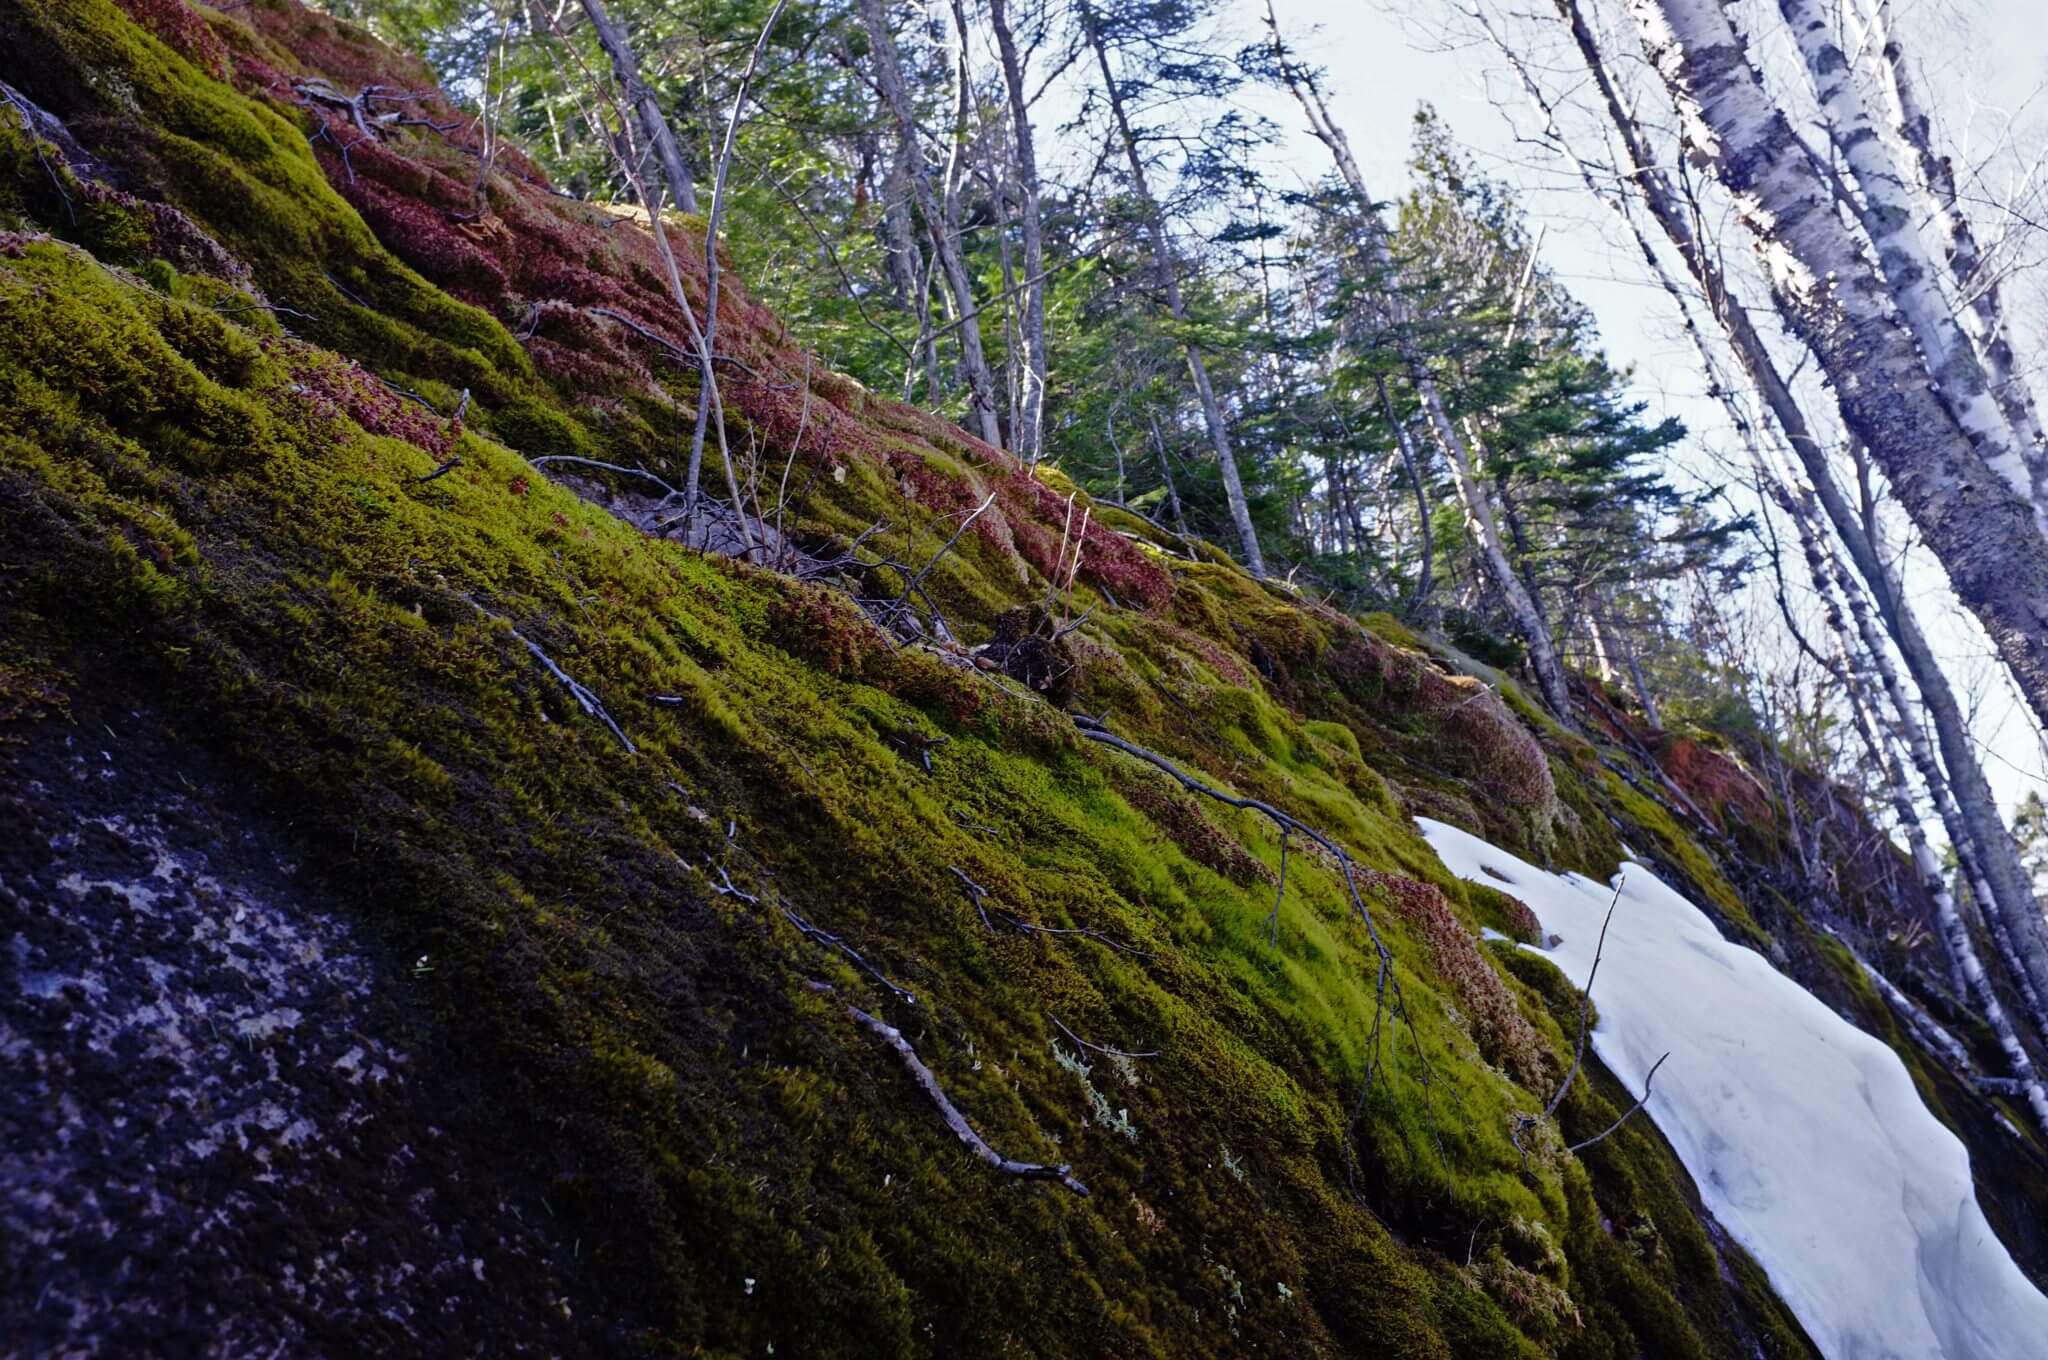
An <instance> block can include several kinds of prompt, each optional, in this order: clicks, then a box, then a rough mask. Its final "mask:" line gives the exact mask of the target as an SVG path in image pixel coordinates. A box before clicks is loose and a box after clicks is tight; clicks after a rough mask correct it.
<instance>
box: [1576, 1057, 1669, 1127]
mask: <svg viewBox="0 0 2048 1360" xmlns="http://www.w3.org/2000/svg"><path fill="white" fill-rule="evenodd" d="M1670 1056H1671V1055H1670V1054H1669V1053H1666V1054H1665V1055H1664V1058H1668V1057H1670ZM1664 1058H1659V1059H1657V1061H1656V1062H1654V1063H1652V1064H1651V1065H1650V1075H1649V1076H1647V1077H1644V1078H1643V1098H1642V1099H1641V1100H1638V1101H1637V1102H1636V1103H1635V1104H1633V1105H1631V1106H1629V1107H1628V1108H1627V1109H1626V1110H1623V1111H1622V1112H1621V1118H1619V1119H1617V1120H1615V1121H1614V1122H1613V1123H1612V1124H1609V1125H1608V1126H1607V1127H1606V1128H1605V1129H1602V1130H1601V1131H1600V1132H1599V1133H1596V1134H1594V1135H1593V1136H1592V1137H1591V1138H1588V1139H1587V1140H1586V1141H1585V1142H1583V1143H1573V1144H1572V1145H1571V1146H1570V1147H1568V1148H1566V1149H1565V1151H1566V1152H1583V1151H1585V1150H1586V1149H1587V1148H1589V1147H1591V1146H1593V1144H1595V1143H1604V1142H1606V1141H1607V1139H1609V1138H1610V1137H1612V1136H1613V1135H1614V1133H1615V1132H1616V1131H1617V1130H1618V1129H1620V1128H1621V1126H1622V1125H1623V1124H1626V1123H1628V1121H1629V1118H1630V1116H1632V1115H1634V1114H1635V1112H1636V1111H1637V1110H1640V1109H1642V1108H1643V1106H1645V1105H1647V1104H1648V1103H1649V1101H1650V1083H1651V1082H1653V1081H1655V1080H1656V1079H1657V1069H1658V1068H1660V1067H1662V1066H1663V1065H1664Z"/></svg>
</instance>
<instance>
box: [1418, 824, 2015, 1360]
mask: <svg viewBox="0 0 2048 1360" xmlns="http://www.w3.org/2000/svg"><path fill="white" fill-rule="evenodd" d="M1418 821H1420V823H1421V826H1422V832H1423V834H1424V835H1425V836H1427V837H1428V838H1429V842H1430V844H1431V845H1432V846H1434V847H1435V849H1436V852H1437V854H1438V855H1439V856H1440V857H1442V859H1443V862H1444V864H1445V865H1446V866H1448V867H1449V868H1450V870H1451V872H1453V873H1455V874H1458V875H1460V876H1461V877H1464V878H1467V879H1471V880H1473V881H1475V882H1480V883H1491V884H1494V885H1495V886H1498V887H1502V888H1504V889H1506V890H1507V891H1509V892H1512V893H1513V894H1514V895H1515V896H1517V897H1519V898H1521V899H1522V900H1523V901H1524V902H1526V903H1528V904H1529V906H1530V907H1531V908H1533V909H1534V910H1535V912H1536V915H1537V916H1538V917H1539V918H1540V919H1541V920H1542V922H1543V928H1544V930H1545V931H1546V932H1547V933H1554V934H1557V935H1560V936H1562V937H1563V940H1562V943H1560V944H1558V945H1557V946H1556V947H1555V948H1553V949H1551V950H1549V951H1548V955H1549V957H1550V958H1551V960H1552V961H1553V962H1555V963H1556V964H1557V965H1558V966H1559V967H1560V968H1562V969H1564V971H1565V972H1566V974H1567V975H1569V976H1570V977H1571V978H1572V979H1573V980H1574V981H1579V982H1583V981H1584V979H1585V976H1586V970H1587V969H1588V968H1589V967H1590V966H1591V964H1592V962H1593V947H1594V942H1595V940H1596V939H1597V938H1598V936H1599V933H1600V918H1601V916H1602V915H1603V914H1604V913H1605V912H1606V910H1607V903H1608V900H1609V898H1610V897H1611V896H1612V895H1613V885H1612V884H1601V883H1597V882H1594V881H1593V880H1591V879H1588V878H1582V877H1580V876H1578V875H1576V874H1573V875H1567V876H1564V877H1559V876H1558V875H1555V874H1551V873H1547V872H1545V871H1544V870H1541V869H1537V868H1533V867H1532V866H1530V865H1528V864H1525V863H1523V862H1522V861H1521V860H1519V859H1516V858H1515V857H1514V856H1512V855H1510V854H1508V853H1507V852H1506V851H1503V850H1498V849H1495V848H1494V847H1493V846H1491V845H1488V844H1487V843H1486V842H1485V841H1482V840H1479V839H1478V838H1477V837H1474V836H1471V835H1468V834H1467V833H1465V832H1463V831H1460V830H1458V829H1457V828H1456V827H1451V826H1446V825H1444V824H1443V823H1441V822H1433V821H1428V820H1424V819H1418ZM1623 873H1624V875H1625V881H1624V885H1623V888H1622V892H1621V900H1620V904H1619V905H1618V906H1617V907H1616V909H1615V912H1614V923H1613V925H1612V926H1611V927H1610V928H1609V930H1608V933H1607V947H1606V954H1605V957H1604V958H1603V960H1602V962H1601V964H1600V977H1599V981H1598V982H1597V983H1596V984H1595V986H1594V989H1593V996H1594V1000H1595V1002H1596V1003H1597V1004H1598V1006H1599V1008H1600V1016H1601V1022H1600V1027H1599V1028H1598V1029H1597V1030H1596V1031H1595V1032H1594V1035H1593V1047H1594V1049H1595V1051H1596V1052H1598V1053H1599V1055H1600V1059H1601V1061H1603V1062H1605V1063H1606V1064H1607V1066H1608V1067H1609V1068H1610V1069H1611V1070H1612V1071H1613V1072H1614V1073H1615V1075H1616V1076H1618V1077H1620V1078H1621V1080H1622V1081H1624V1082H1626V1083H1628V1084H1629V1086H1630V1087H1631V1089H1633V1090H1635V1091H1637V1092H1640V1091H1641V1090H1642V1082H1643V1077H1644V1076H1645V1074H1646V1073H1648V1071H1649V1070H1650V1066H1651V1064H1653V1063H1655V1062H1656V1061H1657V1058H1658V1056H1659V1055H1660V1054H1662V1053H1664V1052H1665V1051H1666V1050H1669V1051H1670V1054H1671V1060H1670V1061H1669V1062H1668V1063H1666V1064H1665V1065H1664V1067H1663V1070H1661V1071H1660V1072H1658V1074H1657V1085H1656V1090H1655V1092H1654V1094H1652V1095H1651V1097H1650V1102H1649V1107H1648V1109H1649V1113H1650V1114H1651V1116H1652V1117H1653V1118H1655V1119H1656V1121H1657V1126H1658V1127H1659V1128H1660V1129H1661V1130H1663V1132H1664V1136H1665V1137H1666V1138H1668V1139H1670V1141H1671V1145H1672V1146H1673V1147H1674V1148H1676V1149H1677V1150H1678V1155H1679V1157H1680V1158H1681V1159H1682V1160H1683V1161H1684V1163H1685V1165H1686V1168H1687V1169H1688V1170H1689V1171H1691V1173H1692V1176H1693V1179H1694V1180H1696V1181H1697V1182H1698V1183H1699V1188H1700V1193H1701V1195H1702V1196H1704V1198H1705V1199H1706V1203H1707V1207H1708V1208H1709V1209H1711V1210H1712V1211H1713V1213H1714V1215H1715V1217H1717V1218H1718V1219H1720V1221H1721V1222H1722V1224H1723V1225H1724V1226H1726V1227H1727V1229H1728V1231H1729V1232H1730V1233H1732V1234H1733V1235H1734V1236H1735V1239H1736V1240H1737V1241H1739V1242H1740V1243H1742V1245H1743V1246H1744V1247H1746V1248H1748V1250H1749V1251H1750V1252H1751V1254H1752V1255H1754V1256H1755V1257H1756V1258H1757V1260H1758V1261H1759V1262H1761V1263H1762V1265H1763V1267H1764V1269H1765V1270H1767V1271H1769V1272H1770V1276H1771V1282H1772V1283H1773V1284H1774V1285H1775V1286H1776V1287H1777V1290H1778V1293H1779V1294H1780V1296H1782V1297H1783V1298H1784V1300H1785V1302H1786V1303H1787V1304H1788V1305H1790V1306H1791V1308H1792V1310H1793V1312H1794V1313H1796V1314H1797V1315H1798V1317H1799V1320H1800V1322H1802V1323H1803V1324H1804V1325H1805V1327H1806V1329H1807V1331H1808V1332H1809V1333H1811V1335H1812V1336H1813V1338H1814V1340H1815V1341H1816V1342H1817V1343H1818V1344H1819V1346H1820V1348H1821V1350H1822V1352H1823V1353H1824V1354H1826V1355H1827V1356H1828V1357H1830V1360H1920V1357H1943V1358H1944V1360H2024V1358H2025V1357H2039V1356H2043V1355H2048V1299H2044V1298H2043V1297H2042V1296H2041V1294H2040V1293H2039V1292H2038V1291H2036V1290H2035V1289H2034V1287H2033V1286H2032V1285H2031V1284H2030V1283H2029V1282H2028V1280H2027V1278H2026V1277H2025V1276H2024V1275H2023V1274H2021V1273H2020V1270H2019V1267H2018V1266H2016V1265H2014V1264H2013V1261H2012V1258H2011V1257H2010V1256H2009V1255H2007V1253H2006V1250H2005V1248H2004V1246H2002V1245H2001V1244H2000V1243H1999V1241H1998V1239H1997V1237H1996V1236H1994V1235H1993V1234H1992V1231H1991V1226H1990V1224H1988V1223H1987V1222H1985V1219H1984V1214H1983V1211H1982V1210H1980V1209H1979V1208H1978V1207H1977V1199H1976V1195H1975V1193H1974V1190H1973V1187H1972V1184H1971V1179H1970V1160H1969V1156H1968V1154H1967V1153H1966V1152H1965V1151H1964V1148H1963V1145H1962V1144H1961V1143H1960V1142H1958V1141H1957V1140H1956V1138H1955V1136H1954V1135H1952V1134H1951V1133H1949V1131H1948V1130H1947V1129H1945V1128H1943V1127H1942V1125H1941V1124H1940V1122H1939V1121H1937V1120H1936V1119H1935V1118H1934V1116H1933V1115H1932V1114H1930V1113H1928V1111H1927V1108H1926V1107H1925V1106H1924V1105H1922V1104H1921V1103H1920V1098H1919V1096H1918V1094H1917V1093H1916V1092H1915V1090H1914V1088H1913V1082H1912V1078H1911V1077H1909V1076H1908V1075H1907V1073H1906V1069H1905V1066H1904V1065H1903V1064H1902V1063H1901V1062H1900V1061H1899V1059H1898V1057H1897V1055H1896V1054H1894V1053H1893V1052H1892V1051H1891V1050H1890V1049H1888V1048H1886V1047H1885V1046H1884V1045H1883V1044H1881V1043H1879V1042H1878V1041H1877V1040H1875V1039H1873V1038H1871V1037H1870V1036H1869V1035H1867V1034H1865V1033H1863V1031H1861V1030H1859V1029H1857V1028H1856V1027H1855V1026H1853V1025H1851V1024H1849V1023H1848V1022H1847V1021H1845V1020H1843V1019H1842V1018H1841V1017H1839V1016H1837V1015H1836V1014H1835V1013H1834V1012H1833V1011H1831V1010H1829V1009H1828V1008H1827V1007H1826V1006H1825V1005H1823V1004H1822V1003H1821V1002H1820V1001H1818V1000H1816V999H1815V998H1814V997H1813V995H1812V994H1811V993H1809V992H1807V991H1806V989H1805V988H1803V987H1801V986H1799V984H1798V983H1796V982H1793V981H1792V980H1791V979H1790V978H1787V977H1786V976H1784V975H1783V974H1782V973H1779V972H1778V971H1777V970H1776V969H1774V968H1773V967H1771V965H1770V964H1769V963H1767V962H1765V961H1764V959H1763V958H1762V957H1761V956H1759V955H1758V954H1756V953H1754V952H1753V951H1751V950H1748V949H1745V948H1743V947H1741V946H1739V945H1735V944H1730V943H1729V942H1728V941H1726V940H1724V939H1722V938H1721V935H1720V933H1719V932H1718V931H1716V930H1715V929H1714V926H1713V923H1712V922H1710V921H1709V920H1708V919H1707V918H1706V916H1705V915H1704V914H1702V913H1701V912H1700V910H1699V909H1698V908H1696V907H1694V906H1693V905H1692V903H1690V902H1688V901H1686V900H1685V899H1684V898H1683V897H1681V896H1679V895H1678V894H1677V893H1675V892H1673V891H1672V890H1671V889H1670V888H1668V887H1666V886H1665V885H1664V884H1663V883H1661V882H1659V881H1658V880H1657V878H1656V877H1655V876H1654V875H1652V874H1651V873H1650V871H1649V870H1647V869H1645V868H1643V867H1642V866H1640V865H1636V864H1629V865H1625V866H1623Z"/></svg>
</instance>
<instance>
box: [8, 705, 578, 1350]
mask: <svg viewBox="0 0 2048 1360" xmlns="http://www.w3.org/2000/svg"><path fill="white" fill-rule="evenodd" d="M81 731H82V729H78V728H73V729H70V730H69V731H68V732H66V731H63V730H62V729H57V728H54V727H50V728H45V729H43V731H42V733H40V734H39V736H38V738H37V740H36V741H35V742H33V743H32V749H31V750H30V752H29V753H28V754H27V755H26V756H25V757H23V758H18V759H17V760H16V762H15V768H14V769H13V770H11V771H9V776H10V777H9V778H8V779H7V780H4V781H0V788H8V789H9V790H10V792H9V794H8V795H6V796H5V797H0V1335H4V1336H6V1337H7V1338H9V1340H8V1342H7V1344H6V1346H4V1347H0V1350H4V1351H5V1352H6V1353H10V1354H13V1353H19V1354H35V1355H44V1354H64V1355H94V1354H102V1355H117V1354H118V1355H128V1354H152V1355H173V1354H191V1355H210V1356H242V1355H271V1354H293V1355H300V1354H343V1353H371V1352H375V1351H380V1350H385V1349H387V1348H389V1349H390V1350H391V1351H392V1352H393V1353H397V1352H399V1351H410V1352H414V1353H425V1352H424V1351H421V1349H420V1348H421V1347H427V1348H429V1349H431V1341H432V1338H434V1337H436V1336H440V1335H444V1334H446V1333H447V1332H448V1330H449V1329H451V1328H453V1329H457V1330H459V1332H460V1333H461V1334H463V1335H466V1336H469V1337H478V1336H483V1335H492V1336H495V1337H497V1338H499V1340H498V1341H497V1342H496V1343H494V1347H493V1349H494V1350H496V1351H500V1352H503V1353H522V1352H523V1353H541V1354H558V1353H562V1352H564V1351H572V1350H575V1349H577V1345H576V1342H575V1341H573V1340H572V1339H570V1338H569V1336H568V1332H569V1330H570V1327H571V1317H572V1314H573V1308H572V1306H571V1304H570V1303H569V1302H568V1301H567V1299H565V1297H564V1295H563V1290H562V1288H561V1286H560V1285H559V1284H558V1282H557V1281H556V1279H555V1278H554V1272H553V1270H552V1269H551V1267H550V1264H549V1262H550V1258H551V1257H553V1256H554V1255H555V1254H556V1251H557V1248H556V1247H555V1246H553V1245H552V1244H550V1243H548V1242H546V1240H545V1237H544V1233H543V1227H544V1225H543V1224H542V1223H540V1222H536V1221H534V1220H535V1219H536V1217H538V1218H542V1219H544V1218H545V1211H544V1210H542V1211H540V1212H539V1213H538V1214H536V1212H535V1209H534V1204H537V1203H539V1202H540V1201H539V1200H538V1197H532V1199H533V1203H529V1204H526V1205H525V1207H524V1208H522V1207H520V1205H519V1204H517V1203H515V1201H516V1200H518V1199H520V1197H519V1196H518V1195H517V1194H516V1193H514V1192H511V1191H509V1190H508V1188H507V1187H505V1186H503V1185H499V1184H494V1183H493V1178H492V1177H489V1176H486V1175H480V1174H473V1173H472V1171H471V1168H469V1167H468V1166H467V1165H466V1164H465V1162H464V1160H463V1159H462V1158H461V1157H460V1156H459V1155H458V1153H457V1150H456V1145H457V1144H458V1143H459V1142H460V1140H459V1139H451V1138H450V1137H449V1135H447V1134H446V1133H444V1131H443V1127H442V1120H441V1119H440V1118H439V1114H440V1110H439V1109H438V1107H437V1099H436V1093H435V1091H434V1089H433V1083H432V1080H431V1077H430V1076H428V1075H426V1074H424V1073H422V1071H421V1070H420V1069H421V1067H422V1064H421V1063H419V1062H416V1061H414V1060H413V1058H411V1057H410V1056H409V1055H408V1054H407V1053H406V1052H405V1051H404V1050H403V1048H402V1047H401V1046H400V1045H399V1044H398V1043H395V1042H393V1040H392V1038H391V1037H390V1035H389V1028H390V1026H391V1024H392V1021H393V1017H394V1016H396V1015H399V1014H402V1007H401V1006H398V1005H396V1004H394V1003H393V1002H392V1000H391V999H390V998H389V996H388V995H387V994H388V992H389V991H390V989H392V988H393V987H394V986H396V987H401V988H402V987H403V986H404V985H405V980H404V979H401V980H399V981H398V982H395V983H394V982H393V981H392V980H391V979H390V978H388V977H386V976H384V975H383V974H382V973H381V972H380V969H379V967H378V966H376V964H375V963H373V951H371V950H370V949H368V948H367V947H366V945H365V944H364V943H363V942H362V941H361V940H359V939H358V938H357V937H356V934H355V933H354V931H353V930H352V928H351V926H350V925H349V924H348V923H347V922H345V921H344V920H343V919H342V918H341V917H339V916H338V915H336V914H334V913H332V912H329V911H326V910H322V909H320V908H319V907H317V906H316V905H314V901H315V899H317V897H318V896H319V894H318V892H317V888H316V886H315V885H312V884H310V883H308V882H305V881H303V880H304V879H305V878H306V877H307V876H305V875H301V874H299V873H298V872H297V871H296V870H295V869H294V867H293V865H292V863H291V862H290V861H289V859H288V858H286V857H285V856H284V855H283V854H282V853H281V849H280V847H279V846H278V845H277V844H275V843H267V840H266V835H265V833H263V832H262V831H260V830H258V829H256V828H257V827H259V826H260V825H261V823H260V822H259V821H255V820H252V819H251V818H249V817H248V816H246V815H240V814H238V815H224V814H223V812H222V810H221V808H220V806H219V805H218V804H216V803H213V802H212V801H210V800H209V799H208V798H207V797H205V796H204V793H203V791H202V790H201V789H200V788H199V787H198V786H194V785H192V784H191V783H190V781H189V780H188V779H183V778H173V779H166V778H165V776H164V773H163V772H162V770H161V769H156V768H150V766H151V762H149V761H148V760H147V759H146V758H144V757H141V756H139V755H137V754H136V753H135V752H134V751H132V750H131V749H129V748H126V747H124V746H122V745H121V744H120V743H118V742H115V741H113V740H112V739H111V738H110V739H109V741H108V742H107V743H106V747H107V749H105V750H102V749H99V744H97V743H89V742H86V741H83V740H81V739H80V733H81ZM117 751H118V752H119V754H117V753H116V752H117ZM17 776H18V778H16V777H17ZM167 785H168V787H167ZM230 826H231V827H232V828H233V830H232V831H227V830H224V829H223V828H224V827H230ZM484 1318H489V1319H490V1321H489V1322H488V1323H480V1320H481V1319H484ZM13 1347H21V1348H22V1349H20V1350H19V1351H15V1350H13V1349H12V1348H13Z"/></svg>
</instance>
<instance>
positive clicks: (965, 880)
mask: <svg viewBox="0 0 2048 1360" xmlns="http://www.w3.org/2000/svg"><path fill="white" fill-rule="evenodd" d="M946 871H947V872H948V873H950V874H952V875H953V877H955V878H957V879H959V880H960V891H961V892H963V893H965V894H967V900H968V901H969V902H972V903H973V904H974V909H975V911H977V912H978V913H980V915H981V923H982V925H984V926H986V927H987V928H988V929H990V930H994V929H995V928H996V925H995V922H993V921H991V920H989V919H988V908H987V907H986V906H984V905H983V904H982V899H983V898H985V897H987V896H988V889H987V888H984V887H982V886H981V885H980V884H979V883H976V882H975V881H974V880H973V879H971V878H969V877H968V876H967V871H966V870H965V869H962V868H961V867H960V866H959V865H957V864H948V865H947V866H946Z"/></svg>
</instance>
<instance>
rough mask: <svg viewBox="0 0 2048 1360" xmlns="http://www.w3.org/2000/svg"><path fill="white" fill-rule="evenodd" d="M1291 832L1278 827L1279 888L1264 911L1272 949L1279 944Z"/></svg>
mask: <svg viewBox="0 0 2048 1360" xmlns="http://www.w3.org/2000/svg"><path fill="white" fill-rule="evenodd" d="M1292 834H1293V832H1292V830H1291V829H1290V828H1288V827H1284V826H1283V827H1281V828H1280V889H1279V891H1277V892H1275V893H1274V894H1273V910H1271V911H1269V912H1267V913H1266V944H1267V947H1269V948H1274V949H1277V948H1279V946H1280V904H1281V903H1282V902H1284V901H1286V900H1287V840H1288V837H1289V836H1291V835H1292Z"/></svg>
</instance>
